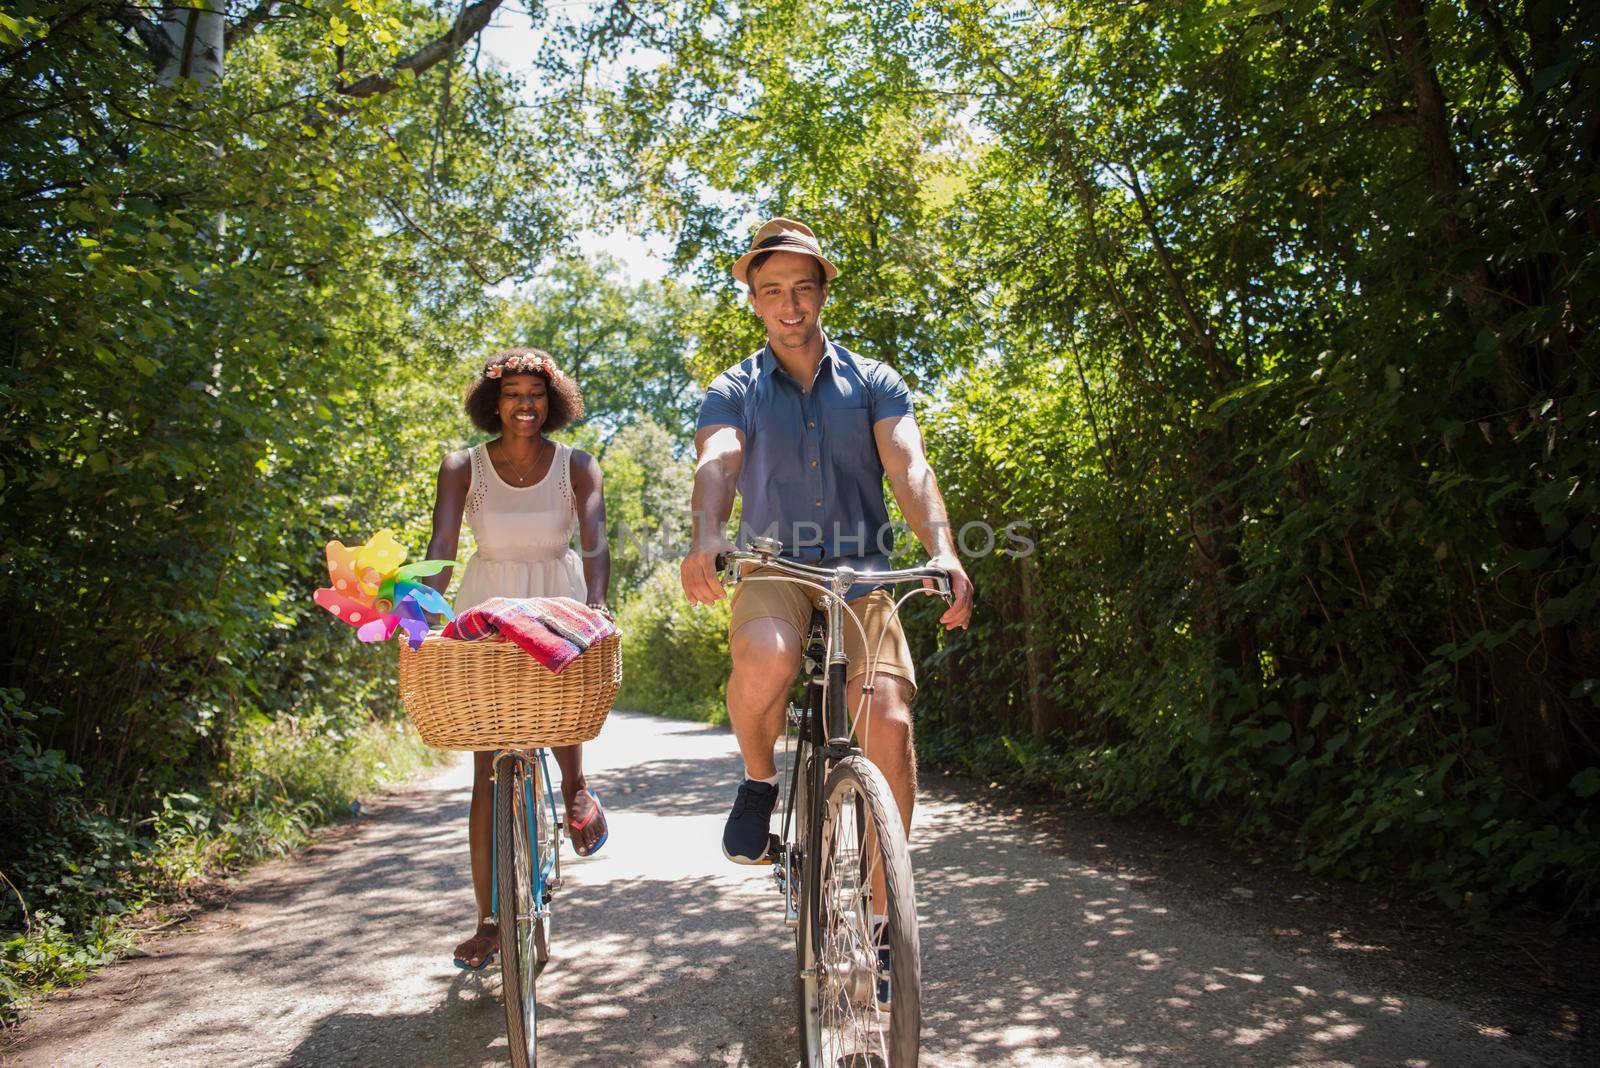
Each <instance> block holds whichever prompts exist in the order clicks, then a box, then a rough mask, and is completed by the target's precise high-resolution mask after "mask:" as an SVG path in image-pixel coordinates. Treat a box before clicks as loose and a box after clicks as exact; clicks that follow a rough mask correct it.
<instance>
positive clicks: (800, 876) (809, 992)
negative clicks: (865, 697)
mask: <svg viewBox="0 0 1600 1068" xmlns="http://www.w3.org/2000/svg"><path fill="white" fill-rule="evenodd" d="M813 759H815V757H814V756H813V754H812V750H811V745H810V743H809V742H807V741H806V740H805V739H804V738H802V739H801V740H800V744H799V745H798V746H796V755H795V761H796V763H797V765H798V767H799V775H798V777H797V779H796V785H795V791H794V806H793V808H792V810H791V811H792V815H791V819H792V820H793V821H794V825H793V829H792V831H791V833H792V835H793V838H792V839H791V848H793V849H794V850H796V851H797V853H798V856H799V861H798V863H796V864H793V865H791V867H790V869H789V878H790V879H791V880H792V881H793V883H794V898H795V914H796V917H797V921H798V922H796V923H795V925H794V967H795V975H794V982H795V1006H796V1007H797V1008H798V1009H799V1016H798V1026H799V1032H800V1049H801V1053H802V1061H801V1063H802V1064H804V1063H806V1062H805V1060H804V1059H803V1057H804V1054H805V1051H807V1050H810V1049H814V1048H816V1046H817V1043H818V1039H819V1034H820V1032H819V1030H818V1029H819V1026H820V1018H819V1017H818V1015H817V1011H816V1010H817V995H816V980H815V978H809V979H808V978H807V973H808V972H813V970H814V969H815V967H816V956H815V954H814V953H813V952H812V950H811V928H812V917H813V916H814V912H813V909H812V905H813V899H812V895H811V877H810V869H809V866H808V864H807V858H808V857H809V856H810V851H811V849H812V848H813V846H814V845H815V843H813V842H812V841H811V838H810V830H811V780H812V775H813V770H812V767H811V763H810V762H811V761H812V760H813Z"/></svg>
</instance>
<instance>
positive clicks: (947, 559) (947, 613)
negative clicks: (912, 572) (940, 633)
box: [922, 553, 973, 630]
mask: <svg viewBox="0 0 1600 1068" xmlns="http://www.w3.org/2000/svg"><path fill="white" fill-rule="evenodd" d="M928 566H929V567H937V568H940V569H941V570H943V571H944V572H945V573H946V574H947V575H949V576H950V606H949V607H948V608H946V609H945V610H944V615H942V616H940V617H939V622H940V623H943V624H944V629H945V630H955V629H956V628H957V627H960V628H962V629H963V630H965V629H966V627H967V624H969V623H971V622H972V596H973V589H972V580H971V579H969V578H967V569H966V568H964V567H962V566H961V560H960V558H959V557H957V556H956V555H955V554H954V553H949V554H941V555H939V556H935V557H934V558H933V559H932V560H929V561H928ZM922 585H923V587H924V588H926V589H930V590H931V589H933V588H934V584H933V580H932V579H923V580H922Z"/></svg>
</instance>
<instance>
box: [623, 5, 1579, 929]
mask: <svg viewBox="0 0 1600 1068" xmlns="http://www.w3.org/2000/svg"><path fill="white" fill-rule="evenodd" d="M1501 6H1502V7H1504V5H1501ZM1512 8H1514V9H1515V11H1514V12H1513V11H1512V10H1511V9H1507V10H1506V11H1505V12H1504V13H1503V14H1501V13H1497V9H1496V7H1495V6H1494V5H1487V6H1486V5H1461V4H1455V5H1447V4H1441V3H1437V2H1433V3H1429V2H1427V0H1394V2H1393V3H1383V4H1377V5H1370V4H1369V5H1356V4H1331V5H1330V4H1316V3H1310V2H1303V3H1302V2H1293V0H1291V2H1290V3H1288V4H1254V5H1251V4H1245V5H1219V4H1215V3H1205V2H1200V0H1194V2H1182V3H1171V4H1161V5H1149V4H1144V5H1139V4H1135V5H1106V4H1090V3H1072V2H1067V3H1054V4H1044V5H1034V6H1032V7H1030V8H1029V9H1028V10H1027V11H1026V12H1023V11H1021V10H1019V9H1017V8H1015V6H1014V5H1013V6H1010V7H1007V6H1002V7H999V8H995V7H992V6H988V5H977V4H972V3H968V2H966V0H940V2H935V3H917V4H899V3H890V4H887V5H884V4H865V3H861V2H859V0H832V2H829V3H824V4H822V5H820V6H819V5H817V4H807V5H802V4H796V3H778V4H767V5H761V6H760V8H759V9H751V8H734V7H731V6H727V5H723V4H719V3H715V2H713V0H695V2H686V3H682V4H670V5H666V6H665V7H664V8H663V9H662V11H661V12H660V13H659V15H656V16H651V15H641V16H639V21H637V22H635V24H634V26H633V30H632V32H633V34H634V35H636V37H637V38H638V39H640V40H643V41H645V42H648V44H649V45H650V46H651V47H653V48H655V49H657V50H659V51H660V52H661V53H663V54H664V55H665V56H666V57H667V60H666V61H665V62H661V63H656V64H652V65H651V66H650V68H649V69H639V70H635V71H633V72H632V73H631V74H630V75H629V77H627V78H626V79H624V81H623V83H622V85H621V87H620V88H619V89H617V91H616V92H614V93H609V94H608V93H600V94H598V95H597V96H596V98H595V100H594V102H593V111H594V116H595V120H596V122H597V123H598V124H599V125H600V127H601V128H602V129H604V130H606V133H607V137H608V138H609V139H610V145H611V147H612V148H613V149H614V155H612V156H611V157H610V161H611V166H612V176H611V178H610V182H611V184H610V186H609V187H608V188H607V189H606V194H607V195H608V196H613V197H615V196H626V197H628V198H630V199H632V200H633V201H634V202H635V203H637V204H638V205H639V206H638V207H637V209H636V210H637V211H639V212H640V213H641V214H647V215H652V216H654V217H658V218H664V219H668V220H670V221H671V222H672V224H673V225H674V226H675V229H676V231H677V234H678V252H679V256H680V260H681V262H682V263H683V264H684V265H685V266H687V267H690V268H692V269H694V270H696V271H697V272H698V273H699V274H700V276H701V277H702V278H703V279H704V280H705V281H706V283H707V284H708V286H710V285H711V284H713V283H716V284H717V285H718V286H720V293H719V300H718V303H717V306H716V308H717V310H716V312H715V313H714V316H713V317H712V319H711V321H710V322H708V324H707V330H706V332H705V335H704V337H703V339H702V345H701V348H700V355H699V357H698V360H699V363H698V364H697V370H698V371H699V372H700V373H701V375H702V377H704V376H705V374H706V373H707V372H709V371H712V370H715V369H716V367H719V366H722V365H726V364H727V363H729V362H732V359H734V358H737V356H738V355H739V354H741V348H742V346H743V345H744V344H745V343H746V341H747V338H748V332H749V322H748V318H747V317H746V316H744V315H743V313H741V312H740V311H739V309H738V307H737V300H736V298H735V294H734V293H733V291H732V289H731V287H729V286H728V284H727V283H726V282H725V281H723V280H722V279H723V272H724V271H725V269H726V263H727V261H728V259H729V258H730V256H731V255H732V253H733V252H734V251H735V249H736V248H737V247H738V243H739V242H738V238H737V235H738V233H740V232H741V227H742V225H743V223H744V222H745V221H746V220H748V219H749V218H752V217H759V216H762V215H766V214H773V213H779V212H782V213H787V214H794V215H798V216H800V217H802V218H805V219H807V220H808V221H811V222H813V223H814V224H815V225H816V226H817V229H818V230H819V232H820V233H821V234H822V236H823V239H824V242H825V244H826V246H827V247H828V248H829V250H830V254H831V255H832V256H833V257H834V258H835V259H836V262H838V263H839V265H840V267H841V271H842V273H841V276H840V278H839V280H838V282H837V283H836V284H835V286H834V287H833V293H832V302H831V304H830V306H829V309H828V311H827V312H826V313H825V316H826V320H827V322H828V324H829V327H830V330H831V331H833V333H834V334H835V336H839V337H842V338H844V339H846V340H847V341H849V342H851V343H853V344H855V345H856V346H857V347H859V348H860V349H861V350H862V351H864V352H865V353H866V354H868V355H871V356H877V357H881V358H887V359H889V360H890V361H891V362H893V363H895V364H896V365H897V366H899V367H900V368H901V369H902V370H904V371H906V372H907V373H908V374H909V375H911V376H912V377H913V378H914V379H915V380H916V381H917V382H918V383H919V384H920V385H921V387H922V389H923V392H924V396H923V398H922V402H921V408H920V414H921V416H922V422H923V425H924V430H925V433H926V435H927V438H928V444H929V449H930V454H931V455H932V458H933V462H934V467H935V469H936V470H937V471H938V473H939V476H940V479H941V483H942V485H943V488H944V490H945V495H946V497H947V500H948V503H949V505H950V510H951V518H952V521H953V523H954V524H955V526H956V527H957V528H960V527H962V526H963V525H964V524H967V523H970V522H974V521H978V520H984V521H987V522H989V523H990V524H992V525H994V526H996V527H1002V526H1004V525H1005V524H1006V523H1007V522H1009V521H1012V520H1019V519H1020V520H1027V521H1029V522H1030V523H1031V524H1032V531H1031V535H1030V536H1031V537H1032V539H1033V540H1034V541H1035V542H1036V544H1037V551H1036V553H1034V554H1032V555H1031V556H1029V557H1026V558H1019V557H1016V556H1010V555H1005V554H999V553H996V554H991V555H987V556H983V557H982V558H980V559H973V560H972V562H971V566H972V572H973V575H974V578H975V579H976V582H977V586H978V589H979V591H980V598H979V602H978V603H979V615H978V619H977V622H976V623H975V625H974V626H973V628H972V629H971V630H970V631H968V632H966V633H962V634H957V635H953V636H948V635H944V634H942V633H939V632H938V630H937V629H936V628H935V627H934V625H933V623H932V617H933V615H934V613H933V612H932V611H931V607H932V606H929V605H925V604H916V603H914V605H913V607H914V613H913V614H914V616H915V621H914V622H913V624H912V626H911V627H910V630H911V632H912V634H913V635H914V643H915V645H916V651H917V652H918V653H919V655H920V656H921V657H922V661H923V664H924V668H923V674H924V678H923V685H922V687H921V690H920V692H919V704H920V712H919V717H920V718H919V722H920V723H922V724H924V725H925V726H926V727H928V728H929V730H928V735H929V737H930V738H932V739H934V740H935V741H937V745H935V746H934V749H935V750H937V751H940V752H953V750H952V749H951V747H952V746H956V747H959V746H961V745H970V746H971V747H972V749H971V753H970V754H969V756H970V758H971V759H972V760H974V761H976V763H975V764H974V765H973V766H974V767H975V768H976V767H995V768H1003V767H1007V766H1012V767H1014V769H1015V770H1014V772H1012V774H1014V775H1019V776H1022V777H1024V778H1033V779H1035V780H1037V781H1041V782H1044V781H1048V782H1052V783H1056V784H1058V785H1063V786H1065V787H1070V788H1073V789H1080V790H1084V791H1087V792H1088V793H1090V794H1091V795H1092V796H1094V797H1096V798H1097V799H1099V800H1101V801H1103V802H1106V803H1109V804H1112V805H1117V806H1132V805H1141V806H1154V807H1159V808H1162V809H1164V810H1166V811H1169V812H1171V813H1173V814H1174V815H1176V816H1178V817H1179V818H1183V819H1186V820H1191V821H1194V820H1201V821H1209V822H1214V823H1217V824H1219V825H1221V826H1224V827H1226V828H1228V829H1230V830H1231V831H1232V832H1233V833H1235V834H1237V835H1239V836H1241V837H1242V838H1245V839H1261V838H1263V837H1273V838H1276V839H1278V840H1282V841H1285V842H1286V843H1288V844H1289V847H1290V848H1292V849H1294V850H1295V851H1296V852H1297V854H1298V855H1299V856H1300V857H1301V859H1302V860H1303V862H1304V863H1305V864H1306V865H1307V866H1308V867H1311V868H1315V869H1318V870H1330V871H1338V872H1341V873H1344V874H1348V875H1352V876H1355V877H1359V878H1365V879H1370V880H1373V881H1381V880H1391V879H1393V878H1395V877H1396V876H1399V877H1401V878H1404V879H1406V880H1408V881H1409V883H1410V884H1411V885H1412V886H1414V887H1416V888H1417V889H1418V890H1420V891H1421V892H1422V893H1424V894H1431V895H1433V896H1434V897H1436V898H1438V899H1439V900H1441V901H1443V902H1445V903H1447V904H1449V905H1451V906H1453V907H1456V908H1460V909H1463V910H1465V911H1468V912H1478V911H1480V910H1483V909H1492V908H1508V907H1513V906H1514V905H1515V904H1516V903H1519V902H1523V901H1526V900H1529V899H1534V900H1541V901H1545V902H1548V903H1553V904H1561V905H1564V906H1565V905H1580V906H1584V907H1587V906H1588V905H1589V904H1590V903H1592V898H1593V892H1594V890H1595V888H1596V886H1597V885H1600V863H1597V861H1600V857H1597V854H1596V851H1595V845H1596V829H1595V827H1594V824H1593V813H1592V811H1591V810H1590V807H1589V805H1590V803H1591V798H1592V796H1593V793H1594V790H1595V787H1597V786H1600V782H1597V781H1596V779H1595V777H1594V776H1592V775H1590V774H1589V771H1588V769H1590V768H1592V767H1594V766H1596V765H1597V764H1600V748H1597V745H1600V742H1597V739H1600V729H1597V725H1600V720H1597V713H1596V708H1597V705H1596V700H1595V698H1596V693H1595V683H1594V681H1593V680H1594V679H1595V678H1597V677H1600V648H1597V646H1596V642H1595V635H1596V634H1597V633H1600V549H1597V545H1600V538H1597V533H1600V531H1597V527H1596V518H1595V517H1596V514H1597V508H1596V506H1597V504H1600V479H1597V477H1596V476H1597V473H1600V445H1597V442H1600V436H1597V435H1595V433H1594V427H1595V420H1596V418H1597V415H1596V410H1595V398H1596V397H1597V396H1600V382H1597V381H1596V379H1595V367H1596V349H1595V344H1596V343H1595V334H1594V332H1593V331H1592V330H1591V329H1590V328H1589V326H1588V324H1589V323H1591V322H1593V321H1594V319H1595V318H1596V313H1597V312H1600V281H1597V279H1600V273H1597V272H1596V271H1595V266H1596V256H1597V255H1600V252H1597V248H1600V244H1597V242H1596V240H1595V238H1596V236H1597V234H1600V231H1597V229H1596V222H1595V215H1594V212H1593V210H1592V209H1593V205H1594V204H1595V203H1596V202H1597V201H1600V170H1597V168H1596V166H1595V144H1594V140H1593V137H1592V129H1591V125H1589V124H1586V116H1588V115H1589V114H1590V113H1591V112H1592V111H1593V104H1594V101H1595V99H1596V98H1597V95H1600V62H1597V57H1596V54H1595V41H1596V39H1597V37H1596V33H1595V30H1596V26H1597V24H1596V18H1597V16H1596V14H1595V12H1594V11H1593V10H1590V9H1591V8H1592V5H1588V6H1587V7H1585V6H1583V5H1577V4H1572V3H1565V2H1559V3H1551V4H1530V5H1512ZM641 23H642V25H641ZM595 40H597V41H602V42H603V41H605V40H607V38H606V36H605V35H604V34H603V33H601V34H597V36H596V37H595ZM620 47H622V43H619V48H620ZM1585 131H1588V132H1585ZM598 150H599V151H604V150H605V146H600V147H599V149H598ZM736 224H737V225H736ZM730 233H731V234H733V235H734V236H733V237H730V236H729V235H730ZM718 353H720V354H721V355H717V354H718ZM713 365H715V366H713ZM997 739H1010V740H1011V746H1010V747H1007V746H1006V745H1005V744H1004V743H1003V742H1000V741H996V740H997ZM1018 739H1026V744H1025V746H1024V748H1022V749H1017V748H1016V747H1017V746H1019V745H1022V744H1023V743H1021V742H1019V741H1018ZM1014 753H1021V754H1022V755H1021V757H1017V758H1015V759H1013V756H1012V754H1014ZM1585 791H1587V793H1586V792H1585Z"/></svg>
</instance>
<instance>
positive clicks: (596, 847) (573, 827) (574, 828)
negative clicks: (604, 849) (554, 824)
mask: <svg viewBox="0 0 1600 1068" xmlns="http://www.w3.org/2000/svg"><path fill="white" fill-rule="evenodd" d="M578 793H585V794H588V795H589V800H591V801H593V802H594V810H593V811H592V812H590V813H589V815H588V817H587V818H585V819H581V820H579V821H578V822H577V823H573V822H572V820H571V819H568V820H567V837H568V838H570V839H572V851H573V852H574V853H576V854H578V856H580V857H592V856H594V855H595V854H596V853H598V852H600V847H601V846H603V845H605V844H606V839H607V838H609V837H610V836H611V828H610V826H609V825H608V824H607V823H606V810H605V806H604V805H602V804H601V803H600V795H599V794H597V793H595V792H594V791H593V790H590V789H588V788H587V787H585V788H584V789H582V790H580V791H578ZM572 796H573V797H574V798H576V797H577V796H578V795H577V794H573V795H572ZM595 820H599V821H600V837H598V838H596V839H595V840H594V841H593V842H591V843H589V848H588V850H587V851H585V850H582V849H579V848H578V835H577V832H578V831H581V830H583V829H584V828H585V827H587V826H589V824H591V823H593V822H594V821H595Z"/></svg>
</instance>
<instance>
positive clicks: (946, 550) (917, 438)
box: [872, 415, 972, 630]
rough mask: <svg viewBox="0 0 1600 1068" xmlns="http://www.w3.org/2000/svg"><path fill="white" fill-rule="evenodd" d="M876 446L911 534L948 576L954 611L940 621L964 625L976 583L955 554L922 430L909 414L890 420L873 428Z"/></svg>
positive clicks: (946, 624)
mask: <svg viewBox="0 0 1600 1068" xmlns="http://www.w3.org/2000/svg"><path fill="white" fill-rule="evenodd" d="M872 436H873V438H874V440H876V442H877V444H878V458H879V459H880V460H882V461H883V470H884V473H885V474H887V475H888V476H889V488H890V489H892V490H893V491H894V499H895V501H896V502H898V503H899V505H900V511H901V512H902V513H904V515H905V517H906V522H907V523H909V524H911V532H912V533H913V534H915V535H916V536H917V540H918V541H920V542H921V543H922V547H923V548H924V549H926V550H927V552H928V555H929V557H931V560H930V563H932V564H933V566H934V567H942V568H944V569H945V570H946V571H948V572H949V573H950V607H949V608H946V609H945V611H944V615H942V616H940V617H939V622H941V623H943V624H944V628H945V630H954V629H955V628H957V627H965V626H966V625H967V624H968V623H970V622H971V621H972V581H971V580H970V579H969V578H967V571H966V568H964V567H962V566H961V559H960V558H959V557H958V556H957V555H956V543H955V536H954V535H953V534H951V532H950V515H949V513H948V512H946V511H945V507H944V498H943V497H942V496H940V494H939V482H938V480H937V479H936V478H934V475H933V468H932V467H931V466H929V464H928V457H927V455H926V454H925V453H924V452H923V451H922V432H921V431H920V430H918V429H917V421H916V420H915V419H914V418H912V417H911V416H909V415H896V416H890V417H889V418H887V419H880V420H878V421H877V422H876V423H873V424H872Z"/></svg>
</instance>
